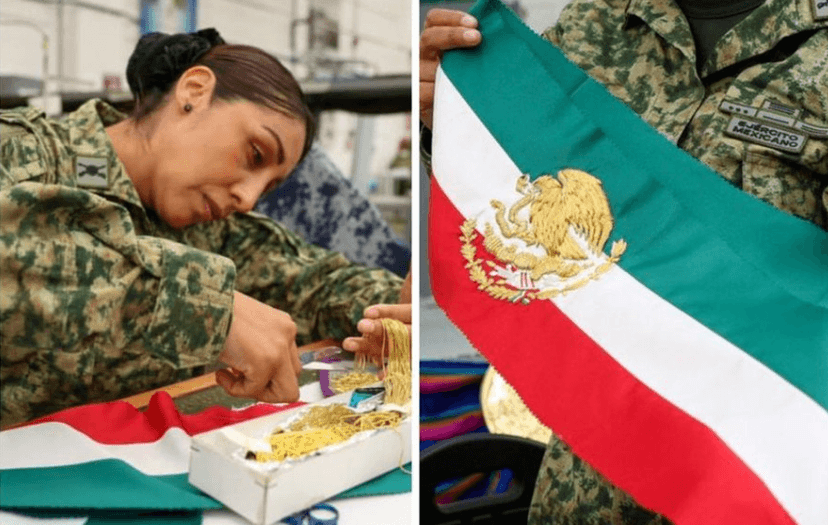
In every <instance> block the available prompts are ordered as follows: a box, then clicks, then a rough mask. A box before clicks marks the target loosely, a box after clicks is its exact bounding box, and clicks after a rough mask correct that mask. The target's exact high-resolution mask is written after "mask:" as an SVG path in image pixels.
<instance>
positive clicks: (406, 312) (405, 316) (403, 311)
mask: <svg viewBox="0 0 828 525" xmlns="http://www.w3.org/2000/svg"><path fill="white" fill-rule="evenodd" d="M363 315H364V316H365V317H366V318H368V319H383V318H386V319H396V320H397V321H400V322H402V323H405V324H411V304H374V305H371V306H369V307H368V308H366V309H365V312H363ZM361 322H362V321H360V323H361ZM378 324H379V323H378ZM357 329H359V325H357ZM360 332H362V330H360Z"/></svg>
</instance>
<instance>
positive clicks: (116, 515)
mask: <svg viewBox="0 0 828 525" xmlns="http://www.w3.org/2000/svg"><path fill="white" fill-rule="evenodd" d="M300 405H301V403H295V404H290V405H269V404H256V405H252V406H250V407H248V408H246V409H243V410H232V409H228V408H224V407H214V408H210V409H207V410H205V411H203V412H200V413H198V414H195V415H183V414H180V413H179V412H178V410H177V409H176V407H175V404H174V402H173V400H172V398H171V397H170V396H169V394H167V393H165V392H160V393H157V394H155V395H154V396H153V397H152V399H151V400H150V403H149V406H148V408H147V409H146V410H145V411H143V412H141V411H139V410H137V409H135V408H134V407H133V406H131V405H129V404H128V403H125V402H113V403H102V404H95V405H86V406H82V407H77V408H72V409H68V410H64V411H62V412H59V413H57V414H54V415H52V416H48V417H46V418H42V419H39V420H37V421H35V422H33V423H31V424H29V425H26V426H23V427H20V428H15V429H12V430H7V431H4V432H0V450H2V451H3V453H2V454H0V493H2V497H0V508H2V509H3V510H7V511H15V512H21V513H25V514H28V515H33V516H39V517H67V516H85V517H87V518H88V519H90V520H91V521H90V522H112V521H117V522H147V521H151V522H153V523H156V522H157V523H166V522H169V523H200V522H201V517H202V512H203V511H205V510H210V509H221V508H223V506H222V505H221V503H219V502H218V501H216V500H214V499H213V498H211V497H209V496H207V495H206V494H204V493H202V492H201V491H199V490H198V489H196V488H195V487H193V486H192V485H190V484H189V483H188V482H187V472H188V468H189V457H190V442H191V437H192V436H194V435H196V434H199V433H202V432H208V431H211V430H214V429H217V428H221V427H224V426H226V425H230V424H233V423H238V422H241V421H246V420H249V419H253V418H257V417H261V416H264V415H268V414H273V413H276V412H279V411H281V410H286V409H290V408H293V407H296V406H300ZM387 476H388V479H385V480H383V479H382V478H378V479H376V480H372V481H369V482H368V483H366V484H365V485H364V486H360V487H355V488H354V489H351V490H350V491H348V492H347V493H345V494H343V495H342V497H353V496H358V495H372V494H393V493H399V492H407V491H410V490H411V488H410V487H411V482H410V476H409V475H408V474H403V475H399V474H395V471H394V472H391V473H389V474H388V475H387Z"/></svg>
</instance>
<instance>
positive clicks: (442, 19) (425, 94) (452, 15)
mask: <svg viewBox="0 0 828 525" xmlns="http://www.w3.org/2000/svg"><path fill="white" fill-rule="evenodd" d="M476 27H477V20H476V19H475V18H474V17H473V16H471V15H469V14H466V13H464V12H462V11H451V10H449V9H432V10H431V11H429V12H428V14H427V15H426V21H425V29H423V32H422V34H421V35H420V120H421V121H422V122H423V124H425V125H426V127H428V128H429V129H431V122H432V114H433V108H434V77H435V76H436V75H437V65H438V64H439V62H440V57H441V56H442V54H443V51H445V50H447V49H454V48H458V47H474V46H476V45H477V44H479V43H480V32H479V31H477V30H476V29H475V28H476Z"/></svg>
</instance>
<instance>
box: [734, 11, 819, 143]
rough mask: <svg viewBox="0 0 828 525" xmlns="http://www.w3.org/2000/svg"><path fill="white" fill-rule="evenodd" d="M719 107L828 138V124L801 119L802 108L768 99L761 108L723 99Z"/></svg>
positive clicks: (813, 135) (810, 134)
mask: <svg viewBox="0 0 828 525" xmlns="http://www.w3.org/2000/svg"><path fill="white" fill-rule="evenodd" d="M825 1H826V2H828V0H825ZM719 109H721V110H722V111H724V112H725V113H730V114H731V115H744V116H746V117H752V118H754V119H757V120H760V121H763V122H768V123H771V124H779V125H780V126H786V127H789V128H791V129H794V130H796V131H801V132H803V133H805V135H808V136H811V137H814V138H818V139H824V138H828V126H817V125H814V124H808V123H806V122H805V121H803V120H800V119H799V116H800V115H801V114H802V110H801V109H796V108H792V107H789V106H785V105H783V104H780V103H778V102H774V101H768V100H766V101H765V102H764V104H762V107H761V108H755V107H752V106H747V105H745V104H739V103H738V102H731V101H730V100H723V101H722V103H721V104H719Z"/></svg>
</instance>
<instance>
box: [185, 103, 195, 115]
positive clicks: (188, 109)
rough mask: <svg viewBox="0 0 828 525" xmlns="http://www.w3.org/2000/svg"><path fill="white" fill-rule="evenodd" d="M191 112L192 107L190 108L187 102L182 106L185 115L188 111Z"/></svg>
mask: <svg viewBox="0 0 828 525" xmlns="http://www.w3.org/2000/svg"><path fill="white" fill-rule="evenodd" d="M192 110H193V106H191V105H190V103H189V102H187V103H186V104H184V111H185V112H186V113H189V112H190V111H192Z"/></svg>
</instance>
